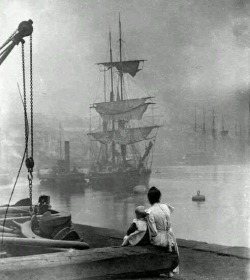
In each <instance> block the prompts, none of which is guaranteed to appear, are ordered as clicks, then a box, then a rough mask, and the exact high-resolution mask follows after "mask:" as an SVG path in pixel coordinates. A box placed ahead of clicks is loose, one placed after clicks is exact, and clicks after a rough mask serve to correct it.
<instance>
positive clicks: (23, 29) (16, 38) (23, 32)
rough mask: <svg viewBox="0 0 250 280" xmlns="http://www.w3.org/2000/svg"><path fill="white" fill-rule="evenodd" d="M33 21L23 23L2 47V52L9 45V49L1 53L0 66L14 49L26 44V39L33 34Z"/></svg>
mask: <svg viewBox="0 0 250 280" xmlns="http://www.w3.org/2000/svg"><path fill="white" fill-rule="evenodd" d="M32 24H33V21H32V20H31V19H30V20H28V21H22V22H21V23H20V24H19V26H18V28H17V31H16V32H15V33H14V34H13V35H12V36H11V37H10V38H9V39H8V40H7V41H6V42H5V43H4V44H3V45H2V46H1V47H0V51H1V50H2V49H3V48H4V47H5V46H6V45H7V47H6V48H5V49H4V50H3V51H1V53H0V65H1V64H2V63H3V62H4V60H5V59H6V57H7V56H8V55H9V54H10V52H11V51H12V50H13V48H14V47H15V46H16V45H18V44H19V43H20V42H22V43H24V39H23V38H24V37H27V36H30V35H31V34H32V32H33V26H32Z"/></svg>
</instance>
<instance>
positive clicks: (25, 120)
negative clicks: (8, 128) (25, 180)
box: [22, 42, 29, 159]
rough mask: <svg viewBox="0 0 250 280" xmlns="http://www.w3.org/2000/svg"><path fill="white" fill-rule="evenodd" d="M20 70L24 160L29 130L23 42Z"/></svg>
mask: <svg viewBox="0 0 250 280" xmlns="http://www.w3.org/2000/svg"><path fill="white" fill-rule="evenodd" d="M22 68H23V109H24V131H25V151H26V159H27V158H28V153H29V150H28V149H29V146H28V142H29V130H28V129H29V128H28V116H27V98H26V78H25V54H24V42H22Z"/></svg>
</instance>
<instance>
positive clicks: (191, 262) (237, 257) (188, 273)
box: [75, 224, 250, 280]
mask: <svg viewBox="0 0 250 280" xmlns="http://www.w3.org/2000/svg"><path fill="white" fill-rule="evenodd" d="M75 228H76V230H77V231H78V232H79V234H80V235H81V237H83V239H84V241H86V242H87V243H89V245H90V247H92V248H98V247H99V248H100V247H109V246H119V245H120V244H121V241H122V238H123V233H121V232H119V231H116V230H110V229H106V228H98V227H92V226H86V225H84V226H82V225H79V224H75ZM93 237H94V238H93ZM177 241H178V245H179V251H180V274H179V275H176V276H174V277H173V278H172V279H181V280H184V279H185V280H205V279H206V280H210V279H211V280H212V279H213V280H215V279H216V280H219V279H223V280H224V279H229V280H231V279H232V280H236V279H240V280H245V279H246V280H247V279H249V278H250V248H246V247H228V246H222V245H216V244H207V243H205V242H197V241H193V240H184V239H177ZM126 279H128V278H126ZM129 279H142V278H136V277H134V278H129ZM143 279H152V278H147V276H146V275H145V278H143ZM154 279H158V278H154ZM159 279H162V278H159Z"/></svg>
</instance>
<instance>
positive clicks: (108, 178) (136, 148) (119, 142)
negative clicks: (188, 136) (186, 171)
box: [88, 17, 159, 187]
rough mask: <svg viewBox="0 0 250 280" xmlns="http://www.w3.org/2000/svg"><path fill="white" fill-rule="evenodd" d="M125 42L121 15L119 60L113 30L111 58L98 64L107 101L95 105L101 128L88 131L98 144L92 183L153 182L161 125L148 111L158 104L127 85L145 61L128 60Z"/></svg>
mask: <svg viewBox="0 0 250 280" xmlns="http://www.w3.org/2000/svg"><path fill="white" fill-rule="evenodd" d="M123 43H124V41H123V40H122V30H121V21H120V17H119V50H118V59H117V60H113V50H112V40H111V32H110V31H109V59H108V61H107V62H101V63H97V65H98V66H99V67H100V71H101V72H103V73H104V98H103V99H104V100H103V101H102V102H98V103H94V104H92V105H91V108H93V109H94V110H95V111H96V112H97V114H98V115H99V117H100V118H101V125H100V126H99V129H98V128H97V129H95V130H92V131H90V133H88V136H89V137H90V140H91V143H92V145H94V146H95V148H94V149H93V148H92V150H91V155H92V158H93V160H92V163H91V166H90V170H89V182H90V184H91V185H99V186H100V185H101V186H105V185H106V186H115V187H118V186H123V187H134V186H136V185H144V186H148V184H149V179H150V174H151V166H152V160H153V156H152V155H153V153H152V149H153V146H154V143H155V140H156V135H157V131H158V128H159V125H156V124H155V123H154V121H151V123H150V125H149V124H147V125H146V124H145V121H148V120H149V116H148V117H146V116H145V113H147V109H148V107H150V105H152V104H155V103H154V102H153V101H152V100H153V97H151V96H149V95H147V96H145V95H146V94H144V96H143V95H141V96H139V97H137V95H138V92H137V93H133V92H132V91H131V90H130V87H129V86H127V83H129V82H130V80H131V79H132V80H133V81H134V79H135V78H136V77H137V74H138V72H139V71H140V72H141V70H142V67H143V64H144V61H145V60H144V59H138V60H127V59H124V57H123V54H124V51H123ZM106 76H107V78H106ZM107 88H108V92H109V94H108V96H106V92H107ZM149 122H150V121H148V123H149Z"/></svg>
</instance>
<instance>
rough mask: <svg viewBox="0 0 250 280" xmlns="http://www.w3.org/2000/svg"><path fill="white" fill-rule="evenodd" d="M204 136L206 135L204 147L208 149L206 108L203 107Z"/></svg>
mask: <svg viewBox="0 0 250 280" xmlns="http://www.w3.org/2000/svg"><path fill="white" fill-rule="evenodd" d="M202 132H203V136H204V148H205V151H206V150H207V143H206V112H205V108H203V131H202Z"/></svg>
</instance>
